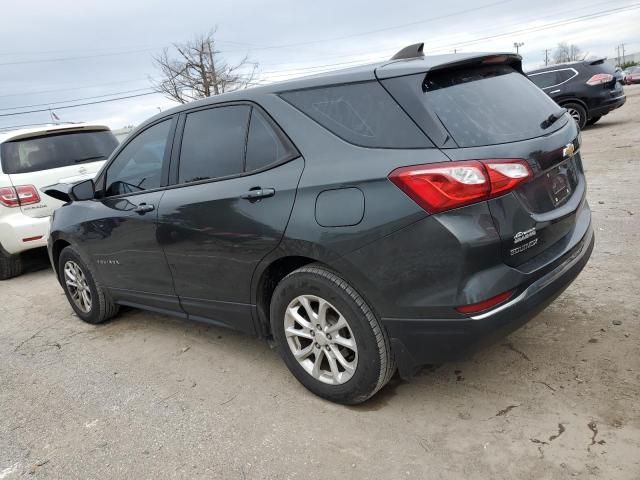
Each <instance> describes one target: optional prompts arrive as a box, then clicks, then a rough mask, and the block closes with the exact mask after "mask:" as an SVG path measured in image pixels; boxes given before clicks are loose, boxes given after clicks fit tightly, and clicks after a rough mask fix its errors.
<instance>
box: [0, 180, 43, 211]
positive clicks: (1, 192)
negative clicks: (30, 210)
mask: <svg viewBox="0 0 640 480" xmlns="http://www.w3.org/2000/svg"><path fill="white" fill-rule="evenodd" d="M33 203H40V195H38V190H37V189H36V187H34V186H33V185H18V186H17V187H2V188H0V204H2V205H4V206H5V207H19V206H20V205H31V204H33Z"/></svg>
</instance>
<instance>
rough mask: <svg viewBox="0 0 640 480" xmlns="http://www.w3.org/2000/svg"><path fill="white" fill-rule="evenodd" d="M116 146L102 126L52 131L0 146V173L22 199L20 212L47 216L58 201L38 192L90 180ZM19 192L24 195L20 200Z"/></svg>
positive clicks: (17, 138) (116, 143) (115, 141)
mask: <svg viewBox="0 0 640 480" xmlns="http://www.w3.org/2000/svg"><path fill="white" fill-rule="evenodd" d="M117 145H118V141H117V140H116V138H115V136H114V135H113V133H111V131H110V130H109V129H107V128H105V127H95V128H88V127H75V128H73V127H72V128H68V129H63V130H60V129H55V130H51V131H48V132H39V133H36V134H29V135H21V136H18V137H16V138H12V139H10V140H8V141H6V142H4V143H2V144H1V145H0V160H1V161H2V171H3V172H4V173H6V174H8V176H9V178H10V181H11V184H12V185H13V186H14V188H17V189H18V192H19V194H20V196H21V198H22V201H21V205H20V208H21V210H22V212H23V213H24V214H26V215H29V216H31V217H47V216H49V215H51V214H52V212H53V210H55V209H56V208H57V207H59V206H60V205H61V202H59V201H58V200H54V199H53V198H51V197H49V196H46V195H43V194H42V192H41V189H42V188H43V187H46V186H48V185H52V184H56V183H75V182H79V181H82V180H85V179H89V178H93V177H94V176H95V174H96V173H97V172H98V170H100V167H102V165H103V163H104V161H105V160H106V159H107V158H108V157H109V155H110V154H111V152H113V150H114V149H115V147H116V146H117ZM31 186H33V187H35V188H34V189H31V188H30V187H31ZM34 190H35V193H37V197H34V195H33V191H34ZM22 192H25V193H26V195H27V196H25V197H23V195H22ZM38 197H39V198H38Z"/></svg>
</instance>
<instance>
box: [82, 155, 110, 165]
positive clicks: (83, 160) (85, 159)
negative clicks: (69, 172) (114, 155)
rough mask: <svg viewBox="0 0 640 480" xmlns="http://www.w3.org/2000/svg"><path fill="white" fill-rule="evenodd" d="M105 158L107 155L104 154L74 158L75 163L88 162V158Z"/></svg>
mask: <svg viewBox="0 0 640 480" xmlns="http://www.w3.org/2000/svg"><path fill="white" fill-rule="evenodd" d="M105 158H107V157H105V156H104V155H94V156H93V157H85V158H79V159H78V160H75V163H82V162H88V161H89V160H104V159H105Z"/></svg>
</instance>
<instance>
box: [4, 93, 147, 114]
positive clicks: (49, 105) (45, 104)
mask: <svg viewBox="0 0 640 480" xmlns="http://www.w3.org/2000/svg"><path fill="white" fill-rule="evenodd" d="M142 91H146V92H148V91H149V88H148V87H147V88H136V89H134V90H125V91H124V92H114V93H105V94H104V95H94V96H92V97H84V98H73V99H70V100H59V101H57V102H46V103H34V104H32V105H20V106H19V107H8V108H0V112H4V111H7V110H20V109H22V108H33V107H44V106H48V107H51V108H59V107H57V104H59V103H70V102H81V101H83V100H93V99H95V98H104V97H113V96H114V95H123V94H125V93H133V92H142Z"/></svg>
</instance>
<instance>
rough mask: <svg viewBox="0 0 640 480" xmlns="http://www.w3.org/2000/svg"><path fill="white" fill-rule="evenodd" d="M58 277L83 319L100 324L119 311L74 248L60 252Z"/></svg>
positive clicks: (75, 309) (77, 313)
mask: <svg viewBox="0 0 640 480" xmlns="http://www.w3.org/2000/svg"><path fill="white" fill-rule="evenodd" d="M58 277H59V279H60V284H61V285H62V288H63V289H64V293H65V294H66V295H67V300H69V304H70V305H71V307H72V308H73V310H74V311H75V312H76V315H78V317H80V319H81V320H83V321H85V322H87V323H91V324H97V323H102V322H105V321H107V320H108V319H110V318H111V317H113V316H114V315H115V314H116V313H118V309H119V306H118V305H116V304H115V303H114V302H113V300H112V299H111V295H109V292H108V291H107V290H106V289H105V288H104V287H103V286H102V285H100V283H99V282H98V280H97V279H96V277H95V275H94V273H93V271H92V270H91V268H89V266H88V265H87V263H86V262H85V261H84V260H83V259H82V257H80V255H79V254H78V252H76V251H75V250H74V249H73V247H66V248H65V249H63V250H62V252H60V258H59V260H58Z"/></svg>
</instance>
